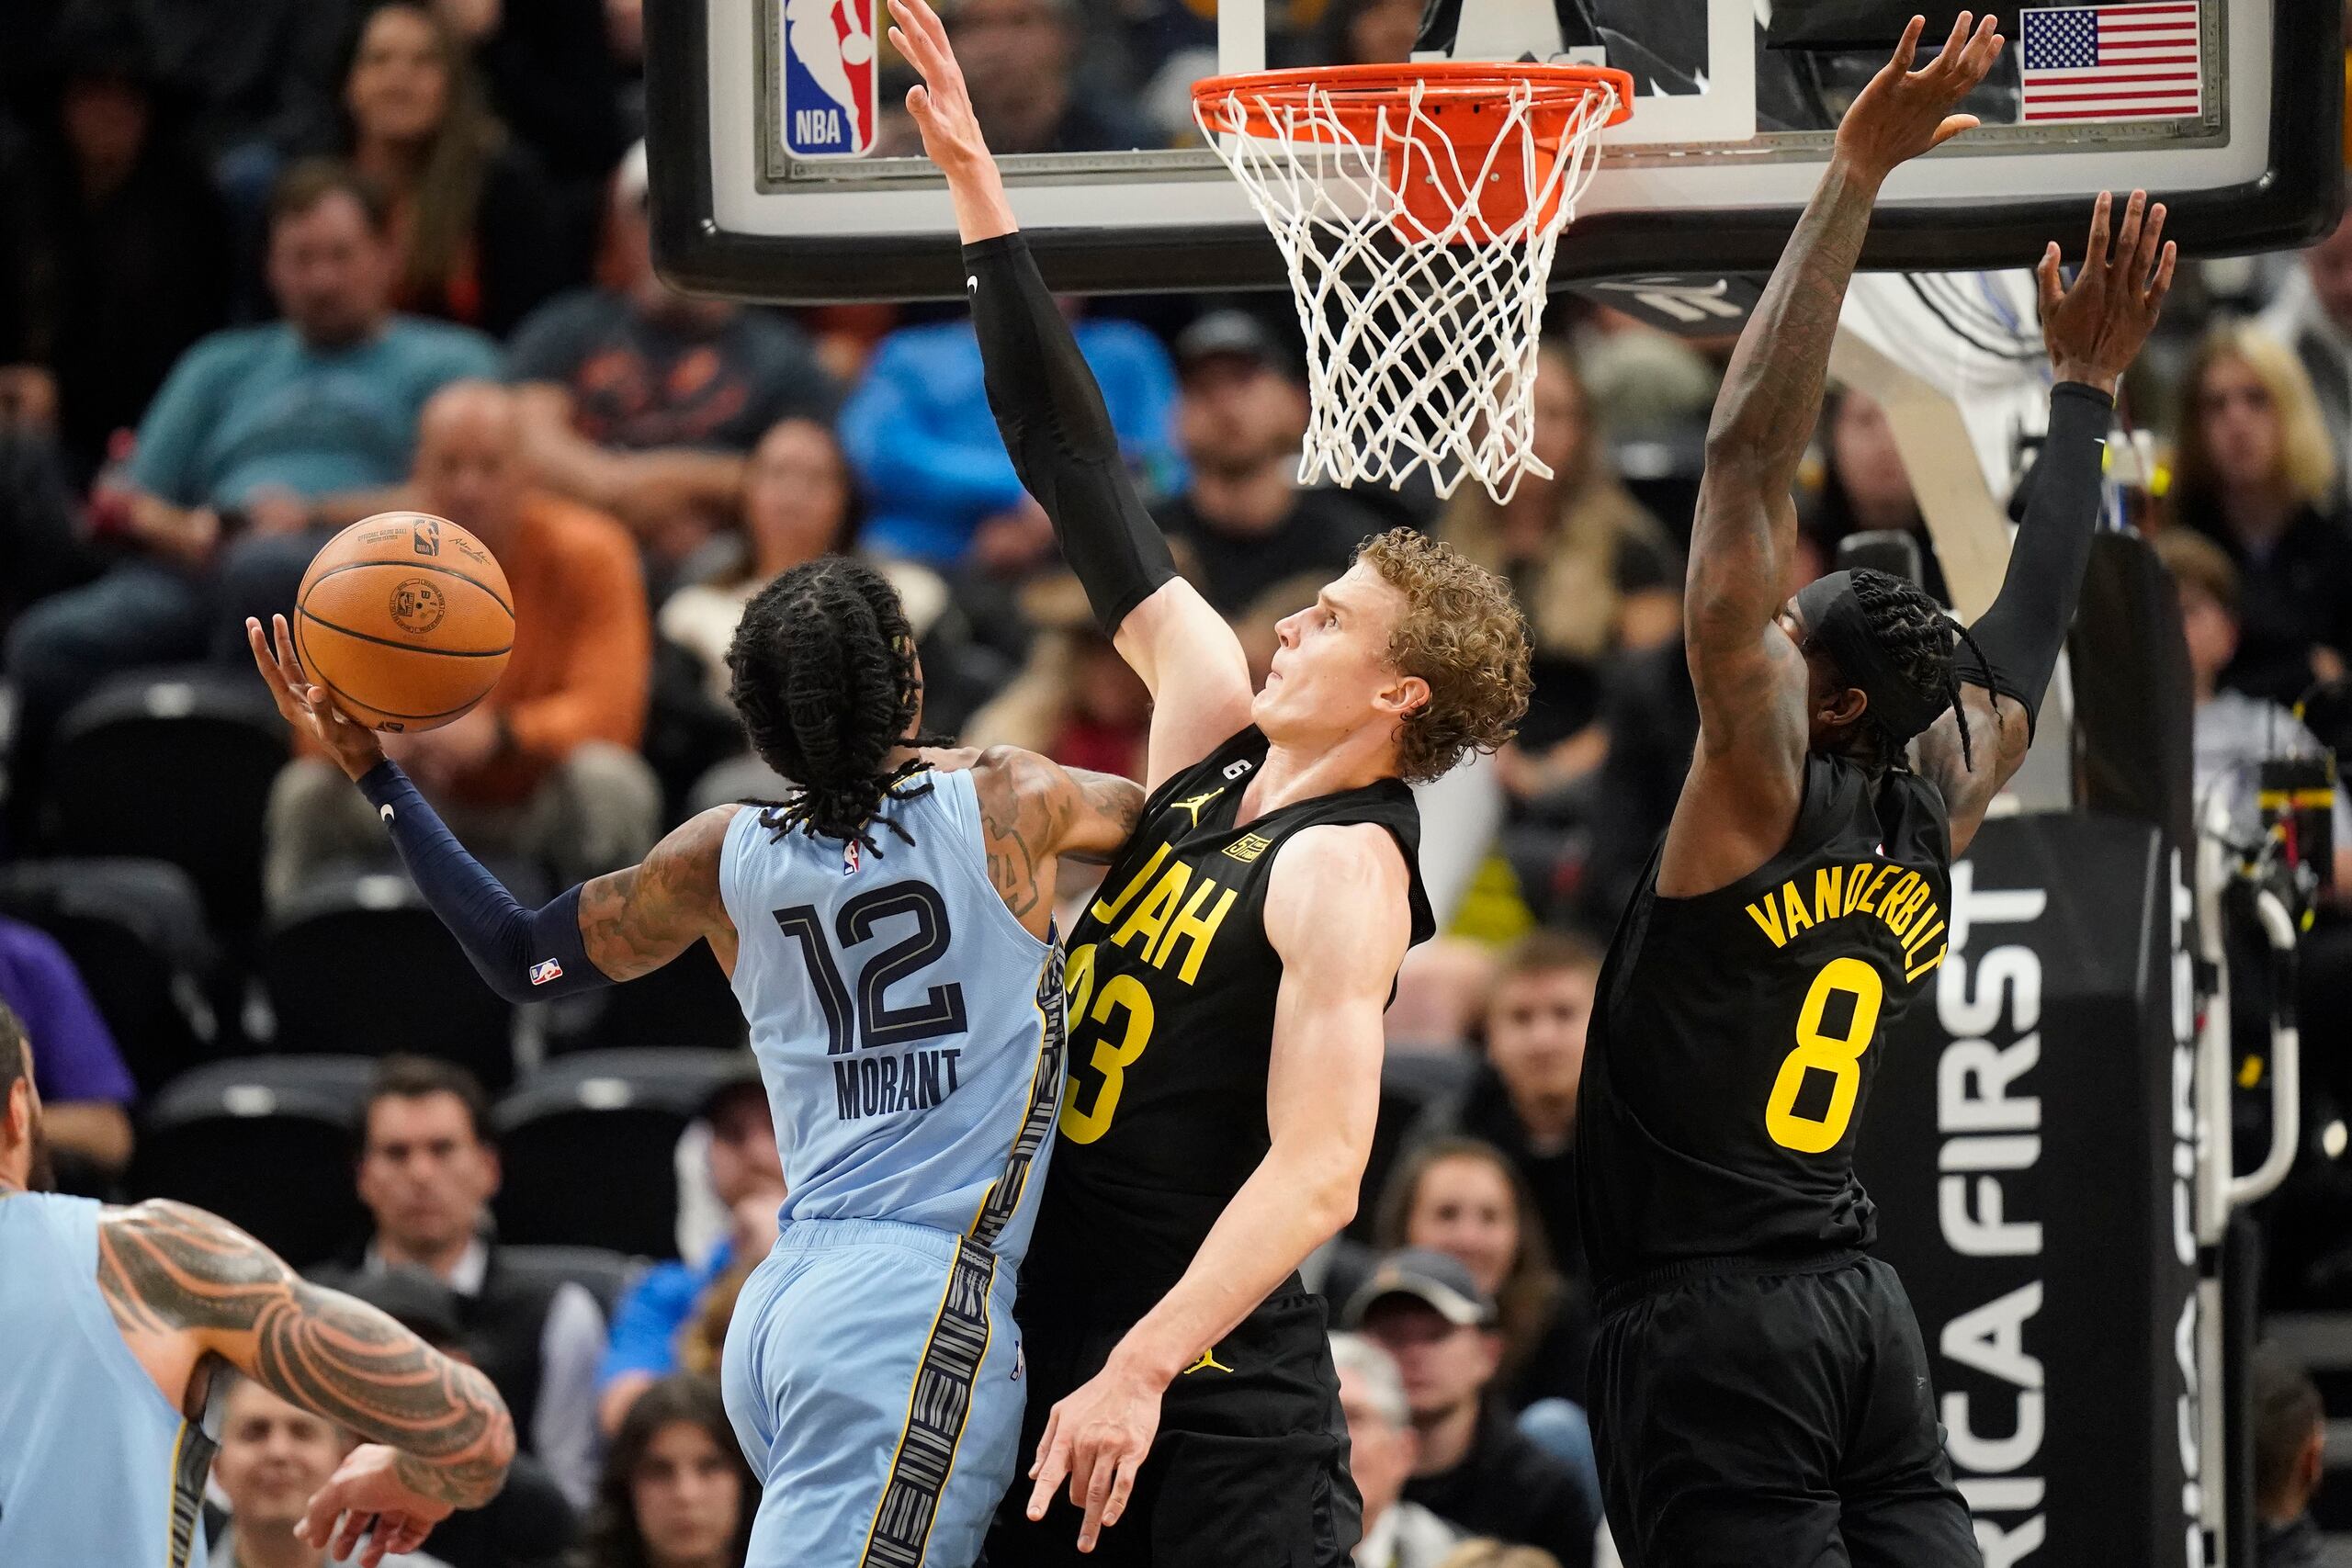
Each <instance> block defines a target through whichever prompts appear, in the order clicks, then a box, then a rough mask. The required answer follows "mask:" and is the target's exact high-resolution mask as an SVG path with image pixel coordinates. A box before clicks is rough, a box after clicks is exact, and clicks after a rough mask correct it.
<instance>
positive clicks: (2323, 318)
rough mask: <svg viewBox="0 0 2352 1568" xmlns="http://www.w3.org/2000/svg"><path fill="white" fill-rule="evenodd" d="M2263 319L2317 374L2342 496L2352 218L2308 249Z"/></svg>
mask: <svg viewBox="0 0 2352 1568" xmlns="http://www.w3.org/2000/svg"><path fill="white" fill-rule="evenodd" d="M2259 324H2260V326H2261V328H2262V330H2263V331H2264V332H2266V333H2269V334H2270V335H2271V336H2272V337H2274V338H2276V339H2278V341H2279V342H2280V343H2283V344H2287V346H2289V347H2290V348H2291V349H2293V350H2294V351H2295V357H2297V358H2298V359H2300V360H2301V361H2302V362H2303V371H2304V373H2305V374H2306V375H2308V376H2310V377H2311V378H2312V391H2313V393H2314V394H2315V395H2316V396H2317V397H2318V399H2319V409H2320V417H2321V418H2323V419H2324V420H2325V421H2326V423H2327V434H2328V446H2329V449H2330V450H2332V451H2333V452H2334V453H2335V475H2336V481H2337V485H2338V487H2339V488H2338V491H2337V498H2338V500H2339V501H2340V500H2341V498H2342V490H2341V486H2342V485H2343V483H2344V481H2345V479H2346V476H2347V475H2352V217H2346V219H2345V220H2344V221H2342V222H2341V223H2338V224H2337V225H2336V226H2335V232H2333V233H2331V234H2329V235H2328V237H2327V238H2326V239H2324V240H2322V241H2321V242H2320V243H2318V244H2316V245H2313V246H2312V248H2311V249H2309V250H2307V251H2305V252H2304V253H2303V255H2302V265H2300V266H2298V267H2297V268H2295V270H2294V271H2293V272H2291V273H2290V274H2289V275H2288V276H2287V278H2286V281H2285V282H2284V283H2282V284H2280V285H2279V288H2278V298H2277V299H2273V300H2272V301H2271V302H2270V308H2269V309H2268V310H2265V311H2263V312H2262V315H2261V318H2260V321H2259Z"/></svg>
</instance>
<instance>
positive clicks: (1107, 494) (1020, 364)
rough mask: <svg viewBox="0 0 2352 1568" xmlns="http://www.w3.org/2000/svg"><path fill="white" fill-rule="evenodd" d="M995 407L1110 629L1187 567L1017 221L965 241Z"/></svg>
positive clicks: (1017, 460)
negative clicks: (1007, 229) (1003, 230)
mask: <svg viewBox="0 0 2352 1568" xmlns="http://www.w3.org/2000/svg"><path fill="white" fill-rule="evenodd" d="M964 270H965V273H966V275H967V276H968V278H969V279H970V282H971V293H972V326H973V328H974V330H975V331H976V332H977V333H978V334H979V340H980V361H981V364H982V366H983V367H985V369H986V371H987V377H988V389H989V410H990V411H991V412H994V413H995V415H996V423H997V429H998V430H999V431H1000V432H1001V434H1003V436H1004V449H1005V451H1006V452H1007V453H1009V454H1010V455H1011V456H1012V468H1013V471H1014V472H1015V473H1017V474H1019V475H1020V476H1021V482H1022V483H1023V485H1025V486H1026V487H1027V488H1028V491H1029V493H1030V494H1031V495H1033V496H1035V497H1036V498H1037V504H1038V505H1039V506H1042V507H1044V508H1045V510H1046V516H1047V517H1048V518H1050V519H1052V521H1053V525H1054V536H1055V537H1056V538H1057V539H1059V540H1060V541H1061V547H1062V558H1064V559H1065V560H1067V561H1069V569H1070V570H1072V571H1073V572H1075V573H1077V574H1078V580H1079V581H1080V583H1082V584H1083V585H1084V586H1085V588H1086V601H1087V603H1088V604H1091V606H1092V607H1093V610H1094V618H1095V620H1096V621H1097V622H1098V623H1099V624H1100V625H1101V626H1102V627H1103V630H1104V631H1105V632H1107V633H1110V634H1111V635H1113V636H1116V635H1117V633H1118V630H1119V624H1120V623H1121V622H1122V621H1125V619H1126V618H1127V615H1128V613H1129V612H1130V611H1132V610H1133V609H1134V608H1135V607H1136V605H1138V604H1142V603H1143V602H1144V601H1145V600H1146V599H1148V598H1149V597H1151V595H1152V593H1153V592H1155V591H1157V590H1158V589H1159V585H1160V584H1161V583H1163V582H1166V581H1168V580H1169V579H1170V578H1172V577H1174V576H1175V575H1176V562H1175V559H1174V558H1173V557H1171V556H1170V554H1169V552H1168V540H1167V538H1166V537H1165V536H1162V535H1161V533H1160V532H1159V525H1158V524H1156V523H1154V522H1153V521H1152V520H1151V513H1149V512H1148V511H1146V510H1145V508H1144V504H1143V497H1142V496H1141V495H1139V494H1137V493H1136V486H1135V480H1134V479H1133V478H1132V477H1131V476H1130V475H1129V474H1128V472H1127V467H1126V460H1125V457H1122V456H1121V455H1120V452H1119V434H1118V432H1117V431H1116V430H1115V429H1114V428H1113V426H1112V423H1111V411H1110V409H1109V408H1108V407H1107V406H1106V405H1105V404H1104V403H1103V389H1102V388H1101V387H1099V386H1097V385H1096V384H1095V380H1094V372H1093V371H1092V370H1091V369H1089V368H1088V367H1087V364H1086V358H1085V356H1084V355H1081V354H1080V353H1079V350H1078V339H1077V337H1076V335H1075V334H1073V333H1071V332H1070V330H1069V321H1065V320H1064V319H1063V318H1062V313H1061V310H1060V309H1059V308H1058V307H1057V306H1056V305H1055V303H1054V297H1053V295H1052V293H1051V292H1050V291H1048V290H1047V289H1046V280H1045V277H1044V276H1043V275H1041V274H1040V273H1039V272H1038V271H1037V262H1036V258H1035V256H1033V255H1031V254H1029V242H1028V241H1027V240H1026V239H1024V238H1023V237H1022V235H1021V234H1020V233H1018V232H1014V233H1011V234H1004V235H1000V236H998V237H997V238H995V239H992V240H982V241H980V242H979V243H978V244H971V245H967V246H965V247H964Z"/></svg>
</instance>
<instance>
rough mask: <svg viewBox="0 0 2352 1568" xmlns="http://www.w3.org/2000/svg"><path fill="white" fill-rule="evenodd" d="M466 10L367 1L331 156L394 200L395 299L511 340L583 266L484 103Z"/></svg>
mask: <svg viewBox="0 0 2352 1568" xmlns="http://www.w3.org/2000/svg"><path fill="white" fill-rule="evenodd" d="M459 8H461V7H458V6H447V5H445V6H441V7H439V8H436V7H435V6H433V5H430V4H427V3H426V0H373V3H372V4H370V5H368V6H367V7H365V8H364V10H363V11H362V13H361V16H360V17H359V20H358V21H357V23H356V26H355V27H354V28H352V31H351V37H350V41H349V43H348V45H347V47H346V50H345V56H344V62H343V71H342V73H341V78H342V86H343V123H342V127H341V134H340V136H339V138H338V144H337V146H336V148H335V151H336V152H340V153H341V154H343V155H344V156H345V157H347V158H349V159H350V160H351V162H352V163H353V164H354V165H355V166H356V167H358V168H359V169H361V170H363V171H365V172H366V173H367V174H368V176H369V177H370V178H372V179H374V180H375V181H376V182H377V183H378V184H379V186H382V187H383V189H384V191H385V192H386V194H387V196H388V197H389V198H390V207H391V231H392V236H393V240H394V243H395V244H396V245H397V247H398V250H399V265H398V270H397V272H396V273H395V275H394V282H393V289H392V303H393V305H394V306H395V307H396V308H398V309H400V310H413V311H415V312H417V313H418V314H420V315H426V316H438V317H440V318H442V319H443V320H445V321H461V322H463V323H464V324H466V325H467V326H471V327H480V328H481V329H482V330H483V331H485V332H488V333H492V334H493V335H496V336H501V337H503V336H504V335H505V334H506V333H509V332H511V331H513V330H514V327H515V323H516V322H517V321H521V320H522V319H523V317H524V316H525V315H526V313H527V312H528V311H530V310H532V308H533V307H535V306H537V304H538V303H539V302H540V301H541V300H544V299H547V298H548V296H549V295H550V294H553V293H554V292H555V291H556V290H557V289H558V288H562V287H564V286H565V285H567V284H574V283H578V282H580V281H581V280H582V276H581V275H582V273H583V271H584V268H582V267H581V266H579V265H567V263H568V262H570V261H571V257H570V256H568V255H567V254H565V251H564V248H563V247H562V246H561V245H560V243H559V230H558V226H557V221H556V210H555V205H554V198H553V197H552V196H551V195H550V193H549V191H548V184H547V176H546V175H544V174H543V173H541V171H540V169H539V164H538V160H537V158H536V157H534V156H532V154H531V153H530V152H529V151H528V150H527V149H526V148H524V147H522V146H520V145H518V144H517V143H515V141H513V140H511V139H510V138H509V137H508V135H507V132H506V128H505V127H504V126H503V125H501V124H499V122H498V120H497V118H496V117H495V116H493V115H492V113H491V112H490V109H489V107H488V106H487V105H486V104H485V103H484V102H483V100H482V88H481V80H480V78H479V77H478V76H477V75H476V73H475V70H474V66H473V62H472V61H471V59H470V58H469V56H468V54H467V51H466V41H465V39H464V38H463V36H462V35H461V34H460V33H459V32H458V28H457V27H456V25H455V24H454V23H453V22H452V21H451V20H450V19H449V15H448V13H449V12H450V11H451V10H453V9H459ZM491 9H492V10H495V9H497V7H496V6H494V5H493V6H491Z"/></svg>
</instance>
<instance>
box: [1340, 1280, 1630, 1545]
mask: <svg viewBox="0 0 2352 1568" xmlns="http://www.w3.org/2000/svg"><path fill="white" fill-rule="evenodd" d="M1345 1321H1346V1323H1347V1325H1348V1326H1350V1327H1351V1328H1354V1329H1357V1330H1359V1331H1360V1332H1362V1333H1363V1336H1364V1337H1366V1338H1367V1339H1370V1340H1371V1341H1372V1342H1373V1343H1374V1344H1375V1345H1378V1346H1379V1347H1380V1348H1382V1349H1384V1350H1386V1351H1387V1352H1388V1353H1389V1354H1390V1355H1391V1356H1394V1357H1395V1358H1396V1359H1397V1370H1398V1371H1400V1372H1402V1373H1403V1374H1404V1381H1405V1397H1406V1402H1407V1404H1408V1407H1409V1408H1410V1410H1411V1413H1412V1419H1413V1428H1414V1430H1415V1432H1416V1433H1417V1434H1418V1435H1419V1439H1420V1452H1419V1457H1418V1459H1417V1460H1416V1461H1415V1463H1414V1466H1413V1475H1412V1479H1411V1480H1409V1481H1408V1482H1407V1483H1405V1496H1406V1499H1407V1500H1408V1502H1414V1503H1418V1504H1419V1505H1420V1506H1423V1507H1425V1508H1427V1509H1429V1510H1430V1512H1431V1513H1433V1514H1435V1515H1437V1516H1438V1517H1440V1518H1442V1519H1444V1520H1445V1521H1446V1522H1447V1523H1449V1524H1452V1525H1453V1526H1455V1527H1456V1528H1458V1529H1461V1530H1463V1531H1464V1533H1466V1534H1471V1535H1486V1536H1492V1537H1494V1538H1495V1539H1496V1540H1503V1541H1510V1542H1512V1543H1515V1544H1522V1545H1527V1546H1540V1547H1542V1548H1543V1549H1544V1551H1549V1552H1551V1553H1552V1554H1553V1555H1554V1556H1555V1557H1557V1558H1559V1559H1560V1561H1561V1562H1563V1563H1566V1564H1568V1565H1569V1568H1589V1564H1590V1563H1591V1562H1592V1543H1593V1532H1594V1530H1595V1529H1596V1528H1597V1527H1598V1526H1599V1525H1600V1511H1599V1510H1598V1509H1597V1508H1595V1507H1594V1506H1592V1504H1591V1502H1590V1501H1589V1498H1588V1496H1587V1494H1586V1491H1585V1487H1584V1483H1582V1482H1581V1481H1580V1480H1579V1479H1578V1478H1577V1476H1576V1474H1575V1473H1574V1472H1572V1471H1571V1470H1570V1469H1569V1467H1568V1466H1566V1464H1563V1463H1562V1462H1561V1461H1558V1460H1556V1459H1555V1458H1553V1457H1552V1456H1551V1455H1550V1454H1548V1453H1546V1452H1544V1450H1542V1449H1541V1448H1539V1447H1537V1446H1536V1445H1535V1443H1534V1442H1533V1441H1532V1440H1531V1439H1530V1438H1526V1437H1524V1436H1522V1435H1521V1432H1520V1431H1519V1429H1518V1428H1517V1427H1514V1426H1513V1425H1512V1424H1511V1420H1510V1416H1508V1415H1507V1414H1506V1413H1505V1412H1504V1411H1503V1409H1502V1407H1501V1405H1500V1404H1499V1403H1498V1402H1497V1401H1496V1400H1494V1399H1492V1398H1489V1397H1488V1386H1489V1384H1491V1382H1493V1380H1494V1376H1495V1368H1496V1366H1497V1364H1498V1362H1499V1361H1500V1360H1501V1358H1502V1337H1501V1335H1499V1334H1498V1333H1497V1332H1496V1330H1495V1321H1496V1310H1495V1303H1494V1299H1493V1298H1492V1297H1491V1296H1489V1295H1487V1292H1484V1291H1482V1290H1480V1289H1479V1288H1478V1282H1477V1281H1476V1280H1474V1279H1472V1278H1471V1276H1470V1271H1469V1270H1468V1269H1464V1267H1463V1266H1462V1264H1461V1263H1460V1262H1458V1261H1457V1260H1455V1259H1454V1258H1449V1257H1447V1256H1446V1255H1445V1254H1443V1253H1441V1252H1428V1251H1422V1250H1419V1249H1415V1250H1409V1251H1405V1252H1399V1253H1394V1254H1392V1255H1390V1256H1389V1257H1388V1258H1384V1259H1383V1260H1382V1261H1381V1265H1380V1268H1379V1269H1377V1270H1376V1271H1375V1272H1374V1275H1373V1277H1372V1280H1371V1281H1370V1282H1369V1283H1367V1284H1366V1285H1365V1286H1364V1287H1363V1289H1362V1290H1360V1291H1358V1292H1356V1294H1355V1296H1354V1298H1353V1299H1352V1300H1351V1301H1350V1302H1349V1303H1348V1307H1347V1313H1346V1318H1345Z"/></svg>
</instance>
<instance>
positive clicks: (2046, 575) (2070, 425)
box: [1962, 381, 2115, 724]
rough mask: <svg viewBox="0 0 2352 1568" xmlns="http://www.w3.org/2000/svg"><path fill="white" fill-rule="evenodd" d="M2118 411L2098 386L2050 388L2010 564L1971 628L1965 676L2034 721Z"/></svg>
mask: <svg viewBox="0 0 2352 1568" xmlns="http://www.w3.org/2000/svg"><path fill="white" fill-rule="evenodd" d="M2114 413H2115V400H2114V399H2112V398H2110V397H2109V396H2108V395H2107V394H2106V393H2105V392H2102V391H2100V390H2098V389H2097V388H2095V387H2086V386H2084V385H2083V384H2082V383H2080V382H2078V381H2062V382H2060V383H2059V384H2058V385H2057V386H2055V387H2053V388H2052V389H2051V391H2050V434H2048V435H2047V436H2045V437H2044V438H2043V439H2042V443H2041V458H2040V460H2039V461H2037V462H2036V463H2035V464H2034V467H2033V474H2032V476H2031V478H2030V480H2029V481H2028V482H2029V483H2030V485H2031V486H2032V490H2031V491H2030V494H2029V495H2028V497H2027V499H2026V508H2025V517H2024V520H2023V521H2022V522H2020V523H2019V524H2018V536H2017V542H2016V543H2015V544H2014V545H2012V546H2011V547H2010V548H2009V569H2008V572H2007V575H2006V576H2004V577H2003V578H2002V580H2001V592H2000V596H1999V597H1998V598H1996V599H1995V600H1994V601H1993V607H1992V608H1991V609H1989V610H1987V611H1985V614H1984V615H1983V616H1982V617H1981V618H1980V619H1979V620H1978V621H1977V623H1976V624H1975V625H1974V626H1971V627H1970V628H1969V634H1970V636H1972V637H1974V638H1975V641H1976V647H1977V649H1979V650H1981V653H1982V656H1983V657H1982V660H1981V662H1979V663H1978V665H1977V669H1976V670H1975V671H1974V672H1973V673H1965V672H1964V673H1963V674H1962V680H1964V681H1967V682H1969V683H1970V684H1972V685H1980V686H1983V687H1985V689H1986V690H1988V691H1990V692H1993V693H1995V694H1997V695H2000V696H2004V697H2007V698H2009V699H2011V700H2012V701H2014V702H2016V703H2017V704H2018V705H2019V706H2020V707H2022V708H2024V709H2025V711H2026V718H2027V721H2028V723H2029V724H2030V723H2032V722H2034V721H2035V720H2037V719H2038V718H2039V717H2040V716H2041V698H2042V694H2044V693H2045V692H2047V691H2049V690H2050V677H2051V675H2052V673H2053V672H2055V671H2056V670H2057V668H2058V650H2059V649H2061V648H2064V646H2065V643H2066V628H2067V627H2068V626H2072V625H2073V624H2074V620H2075V604H2077V603H2078V602H2079V601H2080V600H2081V598H2082V595H2083V570H2084V568H2085V566H2086V564H2087V563H2088V562H2089V560H2090V554H2091V536H2093V535H2094V534H2096V533H2097V532H2098V518H2099V485H2100V481H2101V478H2102V472H2101V470H2102V465H2103V461H2104V459H2105V457H2106V454H2107V436H2108V432H2109V430H2110V429H2111V428H2112V427H2113V422H2114Z"/></svg>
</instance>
